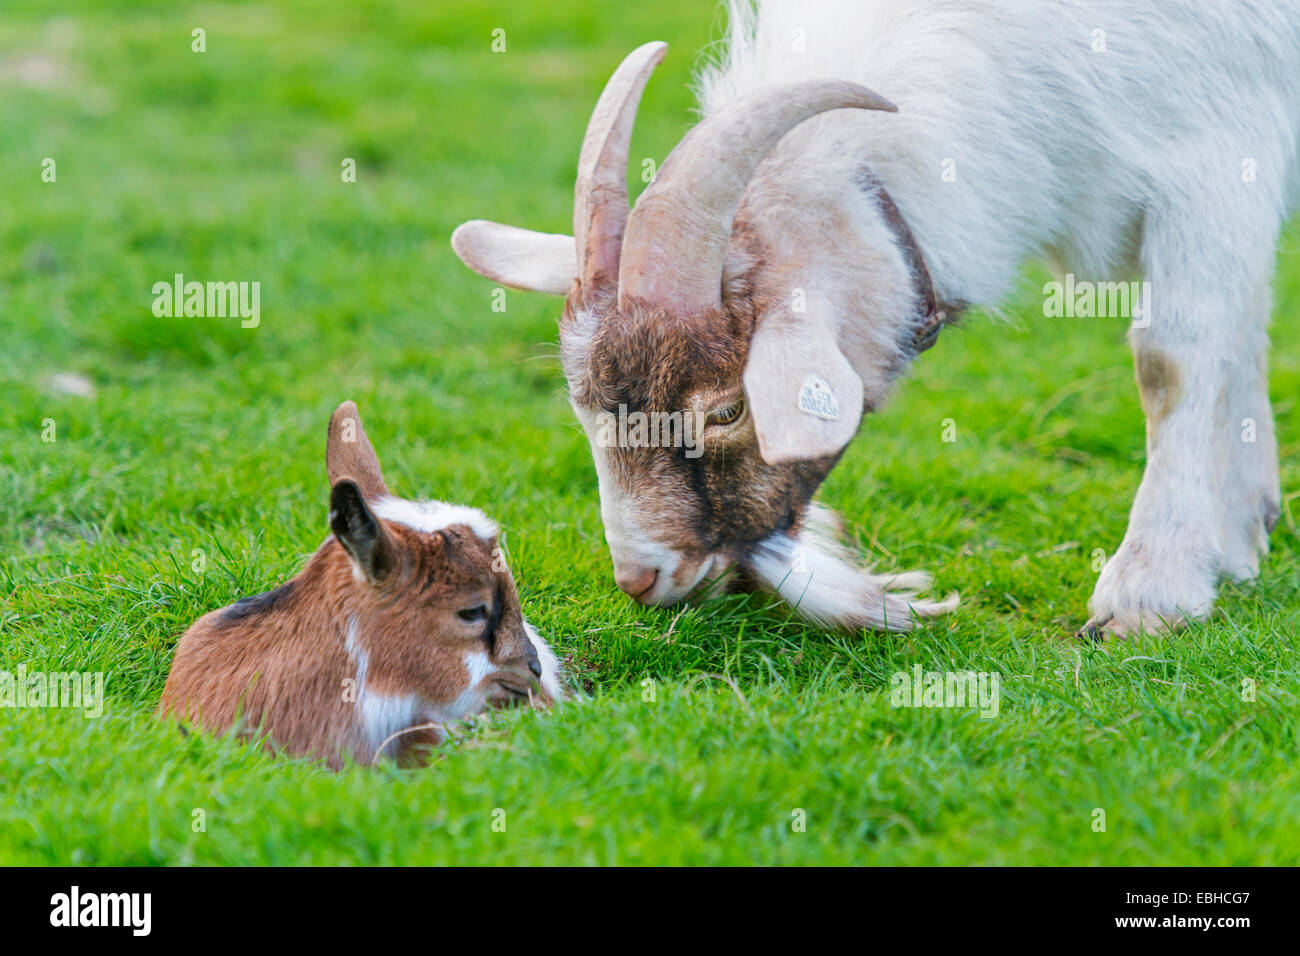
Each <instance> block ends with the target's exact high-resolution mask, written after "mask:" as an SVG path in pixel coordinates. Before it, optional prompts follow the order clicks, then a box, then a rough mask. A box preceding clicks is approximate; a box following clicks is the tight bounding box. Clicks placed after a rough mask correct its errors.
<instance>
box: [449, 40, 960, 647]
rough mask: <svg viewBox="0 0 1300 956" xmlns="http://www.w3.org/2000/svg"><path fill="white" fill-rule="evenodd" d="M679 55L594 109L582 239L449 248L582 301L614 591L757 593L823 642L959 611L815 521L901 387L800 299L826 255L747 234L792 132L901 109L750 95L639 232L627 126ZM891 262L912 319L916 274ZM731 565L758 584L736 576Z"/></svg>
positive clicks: (777, 93) (578, 210)
mask: <svg viewBox="0 0 1300 956" xmlns="http://www.w3.org/2000/svg"><path fill="white" fill-rule="evenodd" d="M665 50H666V45H665V44H662V43H649V44H646V45H645V46H642V47H640V48H638V49H637V50H635V51H633V52H632V53H631V54H630V55H629V56H628V57H627V58H626V59H625V60H624V61H623V63H622V65H620V66H619V68H618V70H617V71H616V72H615V73H614V75H613V76H612V77H611V79H610V80H609V82H608V84H607V85H606V87H605V89H604V92H603V93H602V94H601V97H600V100H599V101H598V102H597V104H596V108H595V111H594V112H593V114H592V117H591V120H590V123H589V125H588V127H587V133H586V137H585V139H584V141H583V144H582V149H581V153H580V157H579V161H578V176H577V184H576V188H575V197H574V199H575V201H574V217H573V222H574V236H573V237H572V238H571V237H568V236H557V235H545V234H541V233H535V232H530V231H527V230H524V229H518V228H515V227H512V226H504V225H500V224H497V223H491V222H485V221H481V220H475V221H473V222H467V223H465V224H463V225H462V226H460V227H459V228H458V229H457V230H456V232H455V234H454V235H453V237H452V245H453V248H454V249H455V251H456V253H457V254H458V255H459V256H460V258H461V259H462V260H463V261H464V262H465V263H466V265H468V266H469V267H470V268H472V269H474V270H475V271H476V272H479V273H480V274H482V275H485V276H487V277H489V278H491V279H494V280H496V281H498V282H501V283H503V284H505V285H509V286H512V287H515V288H522V289H529V290H534V291H544V292H549V293H553V294H562V295H565V296H566V297H567V298H566V302H565V307H564V312H563V316H562V318H561V320H560V345H561V358H562V362H563V365H564V372H565V376H566V378H567V379H568V385H569V397H570V401H571V403H572V405H573V408H574V410H575V412H576V413H577V416H578V418H579V420H580V421H581V422H582V425H583V427H584V428H585V430H586V432H587V435H588V438H589V439H590V441H591V446H592V454H593V456H594V458H595V462H596V471H597V476H598V481H599V487H600V499H601V513H602V517H603V520H604V525H605V536H606V540H607V542H608V544H609V548H610V553H611V557H612V559H613V564H614V576H615V580H616V581H617V583H618V585H619V587H621V588H622V589H623V590H624V591H626V592H627V593H628V594H630V595H631V596H633V597H634V598H635V599H636V600H638V601H640V602H642V603H645V604H669V603H673V602H676V601H678V600H680V599H682V598H684V597H686V596H687V595H690V594H692V593H699V592H700V591H702V590H703V589H704V587H705V585H706V582H710V581H713V582H714V583H716V582H718V581H720V580H734V579H736V578H743V577H747V578H750V579H755V580H757V581H758V582H759V583H760V584H763V585H765V586H767V587H769V588H772V589H774V590H776V591H778V592H779V593H780V594H782V596H784V597H786V598H787V599H788V600H790V601H791V602H792V603H795V604H797V605H798V606H799V608H800V610H801V611H802V612H803V613H805V614H806V615H807V616H808V617H810V618H813V619H814V620H817V621H819V622H822V623H827V624H835V625H842V626H847V627H858V626H864V625H866V626H873V627H888V628H891V629H907V628H909V627H910V626H911V623H912V616H913V615H914V614H917V615H928V614H935V613H941V612H943V611H946V610H948V609H950V608H951V607H952V606H953V605H954V604H955V600H953V599H950V600H949V601H945V602H937V603H936V602H924V601H920V600H917V599H916V598H915V589H916V588H918V587H920V588H923V587H924V586H925V585H926V584H927V580H926V579H925V577H924V575H919V574H915V573H913V574H907V575H900V576H896V577H894V578H890V577H888V576H873V575H869V574H866V573H865V572H863V571H862V570H861V568H859V567H858V566H857V565H856V564H855V563H854V562H853V561H852V560H851V559H850V557H849V555H848V552H846V551H844V550H843V549H841V548H839V547H838V546H837V545H836V544H835V543H834V538H835V535H833V534H828V533H827V531H828V529H829V528H830V526H831V522H830V520H829V518H828V517H827V515H826V513H825V512H824V511H823V510H822V509H819V508H817V507H816V506H814V505H812V497H813V494H814V492H815V491H816V490H817V488H818V486H819V485H820V484H821V482H822V480H823V479H824V478H825V477H826V475H827V473H828V472H829V471H830V469H831V468H832V466H833V465H834V464H835V463H836V461H838V459H839V457H840V455H841V453H842V452H843V450H844V448H845V446H846V445H847V444H848V442H849V440H850V439H851V438H852V437H853V435H854V434H855V432H856V431H857V428H858V424H859V421H860V420H861V417H862V414H863V411H864V408H867V407H872V406H873V405H875V404H876V403H878V402H879V401H881V400H883V398H884V393H885V391H886V390H887V386H888V382H887V381H886V379H887V378H888V375H887V374H886V373H885V371H882V370H881V369H880V368H877V369H873V370H872V374H870V375H868V376H866V378H867V383H866V384H864V376H863V375H861V374H860V371H861V367H860V364H858V363H856V362H851V361H850V359H849V358H846V356H845V354H844V352H843V351H842V344H843V343H842V341H841V339H842V336H837V333H836V331H835V327H834V321H833V317H832V316H831V315H828V314H826V312H827V309H828V308H829V307H828V306H821V307H819V306H818V305H816V303H815V302H814V303H813V304H811V305H810V306H809V307H808V309H801V308H799V304H798V303H794V302H792V298H791V295H790V294H789V293H790V289H791V286H794V285H798V284H801V283H800V281H799V279H798V272H797V270H798V268H803V267H805V266H806V265H807V262H808V260H807V257H808V256H809V255H811V254H812V253H813V252H814V251H816V250H808V249H804V250H803V254H802V255H800V254H798V253H795V252H792V250H791V248H790V247H791V246H793V245H795V244H796V243H795V242H794V241H791V242H783V243H782V246H781V248H773V247H772V245H771V237H770V234H767V235H765V234H760V232H761V231H760V230H756V229H753V228H751V227H752V226H753V219H752V217H749V216H746V215H742V216H738V215H737V210H738V208H739V207H740V206H741V202H742V197H743V196H744V194H745V193H746V190H747V188H749V186H750V184H751V181H752V180H753V179H754V175H755V172H756V170H757V169H758V167H759V164H760V162H761V161H762V160H763V159H764V157H765V156H766V155H767V154H768V152H769V150H771V149H772V147H773V146H775V145H776V143H777V142H778V141H779V140H780V139H781V138H782V137H783V136H784V135H785V134H786V133H787V132H788V131H789V130H791V129H792V128H793V127H795V126H796V125H798V124H799V123H801V122H803V121H804V120H807V119H809V118H811V117H814V116H816V115H818V114H821V113H824V112H826V111H829V110H836V109H844V108H853V109H858V110H889V111H892V110H893V109H894V108H893V106H892V105H891V104H890V103H889V102H888V101H886V100H885V99H883V98H882V97H880V96H877V95H876V94H875V93H872V92H871V91H870V90H868V89H866V88H864V87H862V86H858V85H856V84H853V83H847V82H841V81H809V82H804V83H798V84H794V85H791V86H787V87H784V88H780V89H777V90H767V91H762V92H759V93H756V94H752V95H750V96H748V97H744V98H741V99H740V100H738V101H736V102H734V103H732V104H731V105H730V106H727V107H725V108H723V109H721V110H719V111H718V112H716V113H714V114H712V115H710V116H709V117H707V118H706V119H705V120H704V121H703V122H701V123H700V124H699V125H698V126H696V127H695V129H693V130H692V131H691V132H690V133H689V134H688V135H687V136H686V137H685V138H684V139H683V140H682V141H681V143H679V144H678V146H677V147H676V149H674V150H673V151H672V153H671V155H669V157H668V158H667V159H666V160H665V161H664V163H663V165H662V167H661V168H660V170H659V172H658V175H657V176H656V177H655V179H654V181H653V182H652V183H651V184H650V186H649V187H647V189H646V190H645V191H644V193H642V195H641V196H640V197H639V199H638V200H637V203H636V206H635V208H634V209H632V210H631V211H630V213H629V210H628V194H627V185H626V175H627V173H626V168H627V157H628V150H629V146H630V140H631V132H632V124H633V119H634V116H635V113H636V109H637V105H638V103H639V102H640V98H641V93H642V90H643V89H644V87H645V84H646V81H647V80H648V79H649V76H650V73H651V71H652V70H653V69H654V67H655V66H656V65H657V64H658V63H659V62H660V61H661V60H662V59H663V55H664V52H665ZM798 201H799V199H798V197H797V196H796V197H794V199H793V202H794V204H796V205H797V203H798ZM769 233H770V230H769ZM834 251H838V250H832V248H830V247H829V246H826V247H825V248H822V249H821V250H820V252H821V253H823V254H824V255H823V258H829V257H831V256H832V254H833V252H834ZM890 254H891V255H892V259H890V260H889V261H890V262H891V263H893V264H894V265H895V267H896V270H897V273H898V275H899V276H900V280H899V282H898V285H900V286H905V287H906V288H905V289H904V291H903V292H901V293H899V298H901V299H903V300H907V299H909V297H910V296H911V294H912V293H911V287H910V284H909V283H908V282H907V281H906V280H907V277H908V273H907V270H906V267H905V266H903V265H902V264H901V260H900V259H899V257H898V255H897V253H896V252H895V251H894V250H890ZM795 260H801V261H800V262H799V263H798V265H797V266H796V262H795ZM809 313H811V314H809ZM857 351H858V352H861V351H863V350H862V349H858V350H857ZM850 352H851V354H853V355H854V358H855V359H856V357H857V355H856V353H854V352H853V350H850ZM866 361H867V362H868V363H870V362H871V361H872V359H867V360H866ZM878 364H881V363H878ZM898 364H899V363H898V361H897V358H896V356H894V355H889V356H887V360H886V361H884V362H883V365H885V366H890V367H893V366H896V365H898ZM666 437H667V438H668V440H665V438H666ZM732 568H739V569H740V570H741V571H742V572H743V574H742V575H740V576H735V575H729V574H725V572H727V571H728V570H729V569H732ZM900 588H901V590H899V589H900Z"/></svg>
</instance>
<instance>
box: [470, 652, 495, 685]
mask: <svg viewBox="0 0 1300 956" xmlns="http://www.w3.org/2000/svg"><path fill="white" fill-rule="evenodd" d="M465 670H466V671H468V672H469V686H470V687H477V686H478V683H479V681H481V680H482V679H483V678H484V677H487V676H488V675H489V674H492V673H494V672H495V671H496V665H495V664H493V663H492V661H491V660H490V659H489V658H488V656H487V655H486V654H484V653H483V652H482V651H474V652H472V653H470V654H466V655H465Z"/></svg>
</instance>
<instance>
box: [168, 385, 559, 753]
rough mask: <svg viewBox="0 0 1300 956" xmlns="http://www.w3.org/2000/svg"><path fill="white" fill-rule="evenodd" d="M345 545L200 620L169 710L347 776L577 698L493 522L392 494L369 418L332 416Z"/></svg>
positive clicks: (338, 541)
mask: <svg viewBox="0 0 1300 956" xmlns="http://www.w3.org/2000/svg"><path fill="white" fill-rule="evenodd" d="M326 467H327V470H328V472H329V480H330V486H331V488H330V513H329V518H330V528H331V532H332V533H331V535H330V536H329V537H328V538H326V540H325V542H324V544H322V545H321V546H320V548H318V549H317V551H316V553H315V554H314V555H312V557H311V559H310V560H309V561H308V562H307V565H306V567H304V568H303V570H302V571H301V572H300V573H299V574H298V575H297V576H296V577H294V578H293V579H291V580H290V581H288V582H287V583H286V584H284V585H281V586H280V587H279V588H277V589H275V590H274V591H270V592H268V593H266V594H261V595H257V596H256V597H251V598H245V599H244V600H242V601H238V602H236V603H235V604H232V605H231V606H230V607H227V608H223V609H221V610H218V611H213V612H212V613H210V614H207V615H205V616H204V617H202V618H200V619H199V620H198V621H196V622H195V623H194V625H193V626H192V627H191V628H190V629H189V630H188V631H187V632H186V633H185V635H184V636H183V637H182V638H181V640H180V643H179V645H178V646H177V648H176V656H175V659H174V660H173V663H172V669H171V673H170V674H169V675H168V677H167V684H166V687H165V688H164V690H163V696H162V702H161V704H160V705H159V710H160V712H161V713H172V714H175V715H177V716H179V717H181V718H182V719H184V720H187V721H190V722H194V723H198V724H200V725H202V726H204V727H206V728H208V729H209V730H226V729H230V728H235V729H237V730H239V731H240V732H247V733H261V734H264V735H265V738H266V739H268V740H269V741H270V742H272V743H274V744H275V745H277V746H279V747H281V748H283V749H285V750H287V751H288V752H290V753H293V754H299V755H306V756H313V757H319V758H323V759H325V760H326V761H328V762H329V763H330V764H331V765H332V766H338V765H339V764H340V763H341V762H342V760H343V759H344V756H345V755H350V756H351V757H352V759H354V760H357V761H361V762H370V761H373V760H374V759H375V758H377V757H395V758H398V759H399V760H403V761H418V760H419V759H421V757H422V755H423V751H424V749H425V748H426V746H427V745H428V744H431V743H436V742H437V741H439V740H441V739H442V738H443V737H444V736H445V727H446V725H447V724H449V723H450V722H453V721H455V720H457V719H459V718H462V717H467V716H469V715H471V714H475V713H478V712H479V711H482V710H484V709H485V708H488V707H497V706H505V705H508V704H514V703H519V702H525V701H528V700H530V699H531V700H532V701H534V702H538V703H550V702H551V701H554V700H557V699H559V698H560V696H561V689H560V684H559V667H558V662H557V660H556V658H555V655H554V654H553V653H552V652H551V650H550V648H549V647H548V646H547V645H546V643H545V641H543V640H542V638H541V637H540V636H539V635H538V634H537V633H536V632H535V631H534V630H533V628H532V627H531V626H530V625H529V624H528V622H527V621H525V620H524V617H523V614H522V612H521V610H520V606H519V597H518V594H517V593H516V590H515V582H514V578H513V577H512V576H511V574H510V570H509V568H508V567H507V566H506V564H505V561H504V560H503V558H502V553H501V550H500V548H499V547H498V542H497V538H498V530H497V526H496V524H495V523H494V522H493V521H491V519H489V518H488V517H487V516H485V515H484V514H483V513H482V512H480V511H478V510H476V509H473V508H466V507H461V506H457V505H449V504H444V503H442V502H438V501H408V500H405V499H401V498H395V497H393V496H392V495H390V494H389V491H388V487H387V485H386V484H385V482H384V477H383V474H382V472H381V470H380V467H379V459H378V457H377V456H376V454H375V450H374V448H373V446H372V445H371V444H370V441H369V439H368V438H367V437H366V433H365V430H364V429H363V428H362V426H361V419H360V416H359V415H358V413H357V408H356V406H355V405H354V404H352V403H351V402H344V403H343V404H342V405H340V406H339V408H338V410H337V411H336V412H335V413H334V415H333V417H332V418H331V419H330V428H329V440H328V445H327V449H326Z"/></svg>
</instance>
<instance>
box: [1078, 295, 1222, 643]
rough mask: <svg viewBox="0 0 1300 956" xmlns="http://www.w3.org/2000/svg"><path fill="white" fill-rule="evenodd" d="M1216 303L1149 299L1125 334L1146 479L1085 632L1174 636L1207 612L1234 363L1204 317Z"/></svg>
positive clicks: (1218, 329) (1217, 559)
mask: <svg viewBox="0 0 1300 956" xmlns="http://www.w3.org/2000/svg"><path fill="white" fill-rule="evenodd" d="M1174 294H1175V295H1176V294H1177V293H1176V292H1175V293H1174ZM1162 300H1163V301H1162ZM1215 304H1217V305H1219V306H1220V307H1221V308H1223V307H1225V306H1226V304H1225V303H1223V302H1222V301H1221V300H1220V301H1219V302H1218V303H1215V302H1214V301H1213V300H1210V301H1206V300H1200V301H1187V300H1184V301H1177V300H1171V299H1170V298H1169V297H1160V296H1158V297H1157V307H1156V308H1155V309H1154V311H1153V312H1152V314H1151V320H1150V324H1149V325H1147V326H1146V327H1145V328H1139V327H1138V324H1137V323H1135V324H1134V328H1133V329H1132V330H1131V331H1130V333H1129V340H1130V343H1131V344H1132V347H1133V355H1134V360H1135V365H1136V372H1137V380H1138V388H1139V390H1140V391H1141V396H1142V408H1143V411H1144V412H1145V413H1146V418H1147V464H1146V473H1145V474H1144V475H1143V477H1142V485H1141V487H1140V488H1139V489H1138V493H1137V498H1136V499H1135V500H1134V502H1133V510H1132V512H1131V513H1130V515H1129V524H1128V531H1127V532H1126V533H1125V535H1124V540H1123V542H1122V543H1121V544H1120V547H1119V550H1118V551H1116V552H1115V554H1114V555H1113V556H1112V557H1111V559H1110V560H1109V561H1108V562H1107V563H1106V565H1105V567H1104V568H1103V569H1102V572H1101V577H1100V578H1099V579H1098V581H1097V587H1096V589H1095V590H1094V591H1093V595H1092V600H1091V601H1090V602H1089V610H1090V611H1091V612H1092V619H1091V620H1090V621H1089V622H1088V623H1087V624H1086V625H1085V627H1084V634H1085V635H1088V636H1091V637H1103V638H1110V637H1125V636H1128V635H1131V634H1136V633H1137V632H1139V631H1143V630H1145V631H1152V632H1154V631H1164V630H1173V629H1175V628H1177V627H1178V626H1180V625H1181V624H1183V623H1184V622H1186V621H1188V620H1191V619H1195V618H1199V617H1204V616H1205V615H1207V614H1209V613H1210V610H1211V609H1212V608H1213V606H1214V598H1215V590H1216V584H1217V579H1218V573H1219V569H1220V563H1221V557H1222V545H1221V541H1220V534H1221V525H1220V516H1221V513H1222V501H1221V498H1222V487H1221V485H1222V481H1223V469H1222V466H1221V462H1220V452H1221V450H1222V448H1223V437H1224V436H1223V435H1222V434H1220V432H1222V430H1223V428H1224V427H1225V425H1226V420H1225V415H1224V412H1223V404H1222V403H1223V401H1224V399H1225V396H1226V395H1227V394H1228V392H1229V389H1228V385H1229V379H1230V376H1231V375H1232V373H1233V369H1234V366H1235V365H1237V363H1236V362H1235V361H1234V360H1233V356H1232V352H1233V347H1234V345H1233V343H1232V341H1231V340H1232V339H1233V335H1232V334H1231V331H1232V330H1230V329H1228V328H1225V323H1224V321H1223V319H1222V316H1221V314H1220V315H1216V314H1215V313H1214V312H1213V311H1210V310H1212V309H1213V308H1214V305H1215ZM1152 307H1153V303H1150V302H1148V303H1147V308H1148V309H1151V308H1152Z"/></svg>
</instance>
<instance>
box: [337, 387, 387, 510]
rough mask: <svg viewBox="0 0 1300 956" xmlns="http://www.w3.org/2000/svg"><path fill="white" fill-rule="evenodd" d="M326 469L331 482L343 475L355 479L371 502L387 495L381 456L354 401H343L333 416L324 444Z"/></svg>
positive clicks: (338, 480) (341, 478)
mask: <svg viewBox="0 0 1300 956" xmlns="http://www.w3.org/2000/svg"><path fill="white" fill-rule="evenodd" d="M325 470H326V472H328V474H329V479H330V485H331V486H333V485H337V484H338V483H339V482H340V481H342V480H343V479H344V478H347V479H350V480H351V481H353V482H355V483H356V485H357V487H358V488H360V489H361V494H362V495H363V496H364V497H365V498H366V499H367V500H369V501H378V500H379V499H380V498H384V497H387V496H388V485H386V484H385V483H384V473H383V470H382V469H381V468H380V467H379V456H378V455H376V454H375V449H374V446H373V445H371V444H370V439H369V438H367V437H366V430H365V429H364V428H363V427H362V426H361V413H360V412H358V411H357V406H356V405H355V404H354V403H353V402H344V403H343V404H342V405H340V406H339V407H338V408H337V409H335V410H334V415H333V416H332V417H331V418H330V431H329V440H328V441H327V442H326V444H325Z"/></svg>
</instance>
